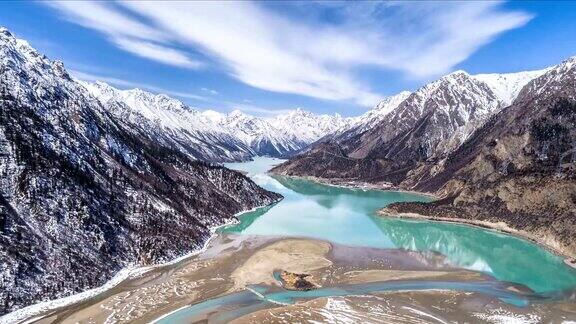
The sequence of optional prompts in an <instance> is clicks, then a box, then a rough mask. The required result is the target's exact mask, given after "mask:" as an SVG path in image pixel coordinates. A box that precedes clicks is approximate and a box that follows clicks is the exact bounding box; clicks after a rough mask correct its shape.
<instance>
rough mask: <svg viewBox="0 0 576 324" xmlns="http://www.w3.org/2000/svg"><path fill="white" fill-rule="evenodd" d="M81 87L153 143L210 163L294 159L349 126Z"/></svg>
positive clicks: (324, 118) (328, 119)
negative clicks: (203, 107) (219, 109)
mask: <svg viewBox="0 0 576 324" xmlns="http://www.w3.org/2000/svg"><path fill="white" fill-rule="evenodd" d="M78 82H79V83H81V84H82V85H83V86H84V87H85V88H86V89H87V90H88V91H89V92H90V93H91V94H92V95H94V97H96V98H98V99H99V100H100V102H101V103H102V104H103V105H104V107H106V108H107V109H108V110H109V111H110V112H111V113H112V114H114V115H115V116H116V117H118V118H122V119H126V120H130V121H132V122H134V124H135V125H137V126H138V127H139V128H140V130H141V131H142V132H144V133H146V135H147V137H148V138H149V139H150V140H154V141H157V142H162V143H165V144H166V145H170V146H172V147H175V148H177V149H178V150H180V151H182V152H183V153H185V154H188V155H190V156H191V157H193V158H195V159H199V160H204V161H210V162H230V161H243V160H249V159H251V158H252V157H255V156H263V155H267V156H274V157H283V156H289V155H291V154H293V153H295V152H297V151H299V150H302V149H303V148H305V147H307V146H308V145H310V144H311V143H313V142H315V141H316V140H318V139H320V138H321V137H323V136H325V135H327V134H330V133H333V132H334V131H336V130H337V129H339V128H344V127H346V125H347V124H348V123H349V119H347V118H343V117H341V116H339V115H338V114H335V115H331V116H329V115H315V114H312V113H310V112H307V111H303V110H301V109H295V110H292V111H290V112H288V113H286V114H282V115H278V116H276V117H270V118H265V117H256V116H251V115H248V114H245V113H243V112H241V111H239V110H235V111H232V112H231V113H229V114H223V113H220V112H216V111H212V110H208V111H204V112H200V111H198V110H196V109H193V108H191V107H189V106H187V105H186V104H184V103H182V102H181V101H179V100H177V99H174V98H170V97H168V96H166V95H163V94H159V95H155V94H152V93H150V92H146V91H143V90H140V89H132V90H119V89H115V88H113V87H111V86H110V85H108V84H106V83H103V82H94V83H90V82H84V81H78Z"/></svg>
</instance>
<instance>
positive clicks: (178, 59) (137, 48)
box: [114, 38, 204, 69]
mask: <svg viewBox="0 0 576 324" xmlns="http://www.w3.org/2000/svg"><path fill="white" fill-rule="evenodd" d="M114 42H115V43H116V44H117V45H118V47H120V48H121V49H123V50H125V51H128V52H131V53H133V54H136V55H138V56H142V57H145V58H149V59H152V60H154V61H157V62H160V63H164V64H168V65H174V66H181V67H186V68H191V69H197V68H200V67H202V66H203V65H204V64H202V63H200V62H199V61H194V60H192V59H190V58H189V57H188V56H187V55H186V54H184V53H183V52H180V51H177V50H175V49H172V48H168V47H165V46H160V45H156V44H153V43H150V42H145V41H138V40H131V39H128V38H117V39H116V40H115V41H114Z"/></svg>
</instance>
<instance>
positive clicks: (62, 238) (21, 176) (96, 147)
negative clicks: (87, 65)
mask: <svg viewBox="0 0 576 324" xmlns="http://www.w3.org/2000/svg"><path fill="white" fill-rule="evenodd" d="M138 95H139V94H137V93H135V94H134V96H138ZM155 100H158V101H166V102H165V103H166V105H165V107H167V108H166V109H168V107H169V109H174V110H175V111H178V112H181V108H182V107H180V106H179V104H178V103H174V102H170V100H169V99H167V98H162V97H156V98H155ZM0 106H1V109H0V260H1V262H0V301H2V303H1V304H0V313H6V312H8V311H11V310H15V309H17V308H19V307H22V306H25V305H27V304H30V303H33V302H36V301H40V300H45V299H50V298H55V297H60V296H64V295H68V294H71V293H73V292H78V291H81V290H85V289H88V288H91V287H94V286H98V285H101V284H102V283H104V282H105V281H106V280H108V279H110V277H111V276H112V275H113V274H114V273H115V272H117V271H118V270H120V269H121V268H123V267H125V266H127V265H129V264H150V263H155V262H159V261H164V260H170V259H173V258H175V257H177V256H180V255H182V254H185V253H187V252H190V251H191V250H193V249H195V248H198V247H199V246H201V245H202V243H203V242H204V241H205V240H206V239H207V237H208V235H209V230H208V228H209V227H210V226H214V225H220V224H223V223H224V222H225V221H227V220H230V219H231V218H233V215H234V214H235V213H238V212H240V211H243V210H246V209H250V208H254V207H256V206H261V205H265V204H270V203H273V202H275V201H277V200H278V199H279V198H280V197H279V196H278V195H277V194H274V193H271V192H268V191H266V190H264V189H262V188H260V187H258V186H257V185H256V184H254V183H253V182H252V181H251V180H249V179H248V178H247V177H245V176H244V175H242V174H240V173H238V172H235V171H231V170H228V169H225V168H222V167H218V166H212V165H209V164H206V163H203V162H199V161H196V160H194V159H193V158H192V154H188V153H189V152H192V151H193V150H194V148H193V146H192V145H191V144H183V143H181V142H180V138H179V137H177V136H173V134H170V135H166V136H164V135H163V131H161V130H154V135H156V136H154V137H151V135H150V129H146V126H142V125H141V124H140V122H141V120H140V118H141V116H137V115H135V114H132V113H131V112H129V111H126V107H125V106H123V105H117V106H116V108H117V109H118V111H112V110H111V109H110V107H104V106H103V105H102V104H101V103H100V101H99V100H97V99H96V98H95V97H94V96H92V95H91V93H90V92H88V91H87V90H86V88H85V87H84V86H83V85H81V84H79V83H78V82H76V81H75V80H73V79H72V78H71V77H70V76H69V74H68V73H67V72H66V70H65V69H64V67H63V65H62V63H60V62H55V61H51V60H48V59H47V58H46V57H45V56H43V55H41V54H39V53H38V52H37V51H35V50H34V49H33V48H32V47H30V46H29V45H28V44H27V43H26V42H25V41H22V40H19V39H16V38H15V37H14V36H13V35H11V34H10V32H9V31H8V30H6V29H3V28H2V29H0ZM144 109H145V108H144V107H142V113H144ZM124 114H126V115H125V116H126V118H121V117H122V116H124ZM142 116H144V115H142ZM179 121H181V122H187V121H186V120H185V119H184V121H183V120H179ZM164 131H165V130H164ZM191 136H192V135H191ZM179 144H180V145H182V146H185V145H189V146H188V147H185V148H182V147H178V146H177V145H179Z"/></svg>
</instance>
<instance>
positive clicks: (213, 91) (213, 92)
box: [200, 88, 218, 96]
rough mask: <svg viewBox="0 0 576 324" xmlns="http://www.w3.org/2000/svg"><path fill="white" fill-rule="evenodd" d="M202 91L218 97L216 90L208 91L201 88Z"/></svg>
mask: <svg viewBox="0 0 576 324" xmlns="http://www.w3.org/2000/svg"><path fill="white" fill-rule="evenodd" d="M200 90H202V91H204V92H208V93H209V94H211V95H214V96H215V95H217V94H218V91H216V90H214V89H208V88H200Z"/></svg>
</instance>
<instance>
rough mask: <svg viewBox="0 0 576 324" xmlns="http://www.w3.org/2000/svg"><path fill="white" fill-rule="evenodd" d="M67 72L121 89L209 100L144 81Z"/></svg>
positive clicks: (72, 71) (76, 76)
mask: <svg viewBox="0 0 576 324" xmlns="http://www.w3.org/2000/svg"><path fill="white" fill-rule="evenodd" d="M68 72H70V74H72V76H73V77H75V78H77V79H80V80H84V81H90V82H95V81H102V82H106V83H109V84H111V85H113V86H116V87H120V88H123V89H133V88H140V89H144V90H147V91H150V92H153V93H163V94H166V95H171V96H175V97H180V98H187V99H194V100H200V101H208V100H209V98H206V97H204V96H200V95H197V94H194V93H189V92H182V91H173V90H168V89H164V88H160V87H157V86H153V85H149V84H145V83H138V82H132V81H129V80H124V79H120V78H115V77H109V76H103V75H96V74H91V73H86V72H81V71H77V70H70V69H68Z"/></svg>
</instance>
